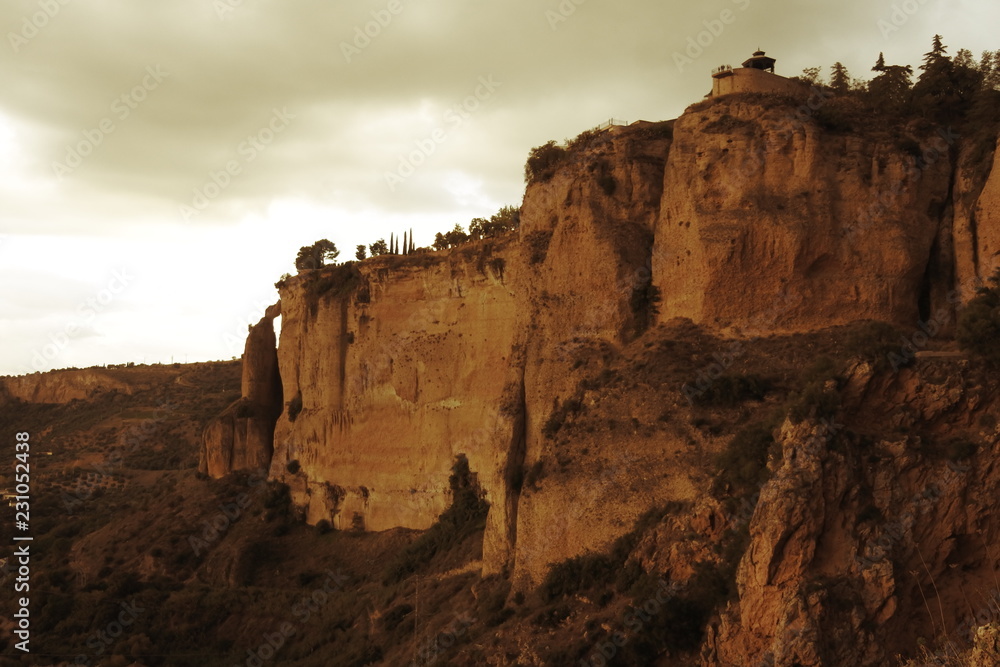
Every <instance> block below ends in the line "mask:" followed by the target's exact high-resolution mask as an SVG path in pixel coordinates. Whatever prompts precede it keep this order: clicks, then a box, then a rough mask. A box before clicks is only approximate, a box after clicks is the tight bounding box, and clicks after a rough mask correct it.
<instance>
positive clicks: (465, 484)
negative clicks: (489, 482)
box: [384, 454, 490, 584]
mask: <svg viewBox="0 0 1000 667" xmlns="http://www.w3.org/2000/svg"><path fill="white" fill-rule="evenodd" d="M448 485H449V486H450V488H451V494H452V502H451V506H450V507H449V508H448V509H447V510H445V511H444V513H442V514H441V516H439V517H438V520H437V522H436V523H435V524H434V525H432V526H431V527H430V528H429V529H427V530H426V531H425V532H424V533H423V534H422V535H421V536H420V537H418V538H417V539H416V540H414V541H413V542H411V543H410V544H409V545H408V546H407V547H406V548H405V549H403V550H402V551H401V552H400V553H399V555H398V556H396V558H395V559H394V560H393V561H392V563H391V564H390V565H389V567H388V568H387V571H386V575H385V577H384V583H386V584H393V583H397V582H399V581H402V580H403V579H405V578H406V577H407V576H409V575H410V574H412V573H414V572H416V571H417V570H419V569H420V568H422V567H423V566H425V565H426V564H427V563H429V562H430V561H431V560H432V559H433V558H434V557H435V556H436V555H437V554H439V553H441V552H443V551H447V550H448V549H450V548H452V547H454V546H456V545H458V544H459V543H461V542H462V541H463V540H465V538H467V537H469V536H470V535H472V534H474V533H476V532H477V531H480V530H483V529H484V528H485V527H486V515H487V514H488V513H489V509H490V505H489V503H487V502H486V501H485V500H483V493H482V491H481V490H480V488H479V484H478V482H477V481H476V479H475V476H474V475H473V474H472V471H471V470H470V469H469V460H468V459H467V458H466V456H465V454H459V455H458V456H457V457H455V463H454V465H453V466H452V468H451V476H450V477H449V479H448Z"/></svg>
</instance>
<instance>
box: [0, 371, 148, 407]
mask: <svg viewBox="0 0 1000 667" xmlns="http://www.w3.org/2000/svg"><path fill="white" fill-rule="evenodd" d="M134 390H135V387H133V386H132V385H130V384H129V383H127V382H124V381H122V380H120V379H118V378H115V377H112V376H111V375H110V374H108V373H106V372H103V371H100V370H93V369H86V370H69V371H53V372H51V373H35V374H34V375H21V376H18V377H5V378H0V404H2V403H3V402H6V401H10V400H17V401H23V402H25V403H69V402H70V401H72V400H86V399H88V398H93V397H94V396H95V395H97V394H103V393H107V392H111V391H117V392H121V393H123V394H131V393H132V392H133V391H134Z"/></svg>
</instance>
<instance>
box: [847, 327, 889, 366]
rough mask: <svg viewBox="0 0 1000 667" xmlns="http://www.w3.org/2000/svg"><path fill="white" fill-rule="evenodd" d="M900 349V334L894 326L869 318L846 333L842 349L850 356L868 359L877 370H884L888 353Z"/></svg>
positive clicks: (887, 360) (887, 361)
mask: <svg viewBox="0 0 1000 667" xmlns="http://www.w3.org/2000/svg"><path fill="white" fill-rule="evenodd" d="M899 350H900V335H899V332H898V331H897V330H896V327H894V326H892V325H891V324H888V323H886V322H878V321H875V320H871V321H868V322H865V323H864V324H862V325H860V326H858V327H856V328H854V329H853V330H852V331H851V332H850V333H848V334H847V340H846V342H845V345H844V351H845V352H847V354H848V355H850V356H852V357H857V358H859V359H861V360H863V361H868V362H870V363H871V364H872V365H874V366H875V368H876V369H877V370H885V369H886V368H887V366H888V364H889V355H890V354H892V353H898V352H899Z"/></svg>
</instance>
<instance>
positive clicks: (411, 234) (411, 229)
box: [410, 227, 417, 255]
mask: <svg viewBox="0 0 1000 667" xmlns="http://www.w3.org/2000/svg"><path fill="white" fill-rule="evenodd" d="M416 249H417V246H416V245H415V244H414V243H413V227H410V254H411V255H412V254H413V251H414V250H416Z"/></svg>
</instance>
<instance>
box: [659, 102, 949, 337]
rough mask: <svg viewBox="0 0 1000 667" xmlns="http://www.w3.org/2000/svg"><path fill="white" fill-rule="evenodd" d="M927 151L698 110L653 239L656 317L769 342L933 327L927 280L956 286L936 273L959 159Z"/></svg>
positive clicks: (814, 126) (673, 160)
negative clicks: (851, 327)
mask: <svg viewBox="0 0 1000 667" xmlns="http://www.w3.org/2000/svg"><path fill="white" fill-rule="evenodd" d="M918 138H919V137H918ZM914 141H915V140H914ZM920 141H921V142H922V143H921V144H916V143H914V144H911V145H909V146H908V150H904V149H903V148H901V147H900V144H901V141H900V140H896V139H893V138H891V137H885V138H881V140H880V138H879V137H870V136H860V135H856V134H834V133H830V132H827V131H825V130H823V129H822V128H821V127H820V126H819V124H818V123H817V122H815V121H814V120H813V119H812V118H811V117H810V116H809V115H808V114H805V113H802V112H796V111H795V110H793V109H790V108H789V107H788V106H787V105H783V104H777V105H774V104H768V103H763V102H756V101H751V100H741V99H738V98H737V99H730V100H727V101H726V102H724V103H722V102H716V103H714V104H709V105H707V106H703V107H698V108H696V109H694V110H691V111H689V112H688V113H686V114H685V115H684V116H682V117H681V118H680V119H678V121H677V123H676V125H675V128H674V144H673V147H672V148H671V151H670V160H669V163H668V165H667V170H666V177H665V181H666V182H665V185H664V190H663V205H662V215H661V216H660V219H659V221H658V224H657V228H656V245H655V252H654V265H653V274H654V280H655V282H656V285H657V286H658V287H659V288H660V291H661V295H662V298H663V304H662V309H661V312H662V313H663V314H664V315H665V316H669V317H674V316H682V317H689V318H691V319H692V320H693V321H695V322H696V323H699V324H704V325H707V326H710V327H712V328H727V327H733V328H735V329H741V328H742V329H749V328H751V327H752V328H754V329H756V330H758V331H759V330H766V331H767V332H769V333H770V332H788V331H810V330H815V329H819V328H823V327H827V326H831V325H836V324H843V323H848V322H852V321H856V320H864V319H878V320H883V321H888V322H896V323H900V324H906V325H908V326H910V325H914V324H915V323H916V322H917V320H918V318H919V317H921V316H922V317H923V318H925V319H926V317H927V315H928V313H929V312H933V309H935V308H936V307H937V306H938V305H939V304H933V303H930V297H931V293H930V285H929V283H928V281H933V282H937V283H939V284H943V283H945V282H948V281H949V280H950V273H949V272H948V271H947V270H945V269H946V268H947V267H943V268H942V269H941V270H940V271H939V275H928V270H932V269H933V268H934V267H931V266H930V259H931V256H932V253H933V252H935V244H936V243H940V242H941V241H940V240H939V239H940V236H941V225H942V221H943V214H944V212H945V210H946V208H947V206H946V205H947V202H948V200H949V184H950V173H951V160H950V158H949V147H948V145H947V142H946V140H945V139H943V138H941V137H939V136H936V135H932V136H930V137H924V138H922V139H920ZM917 148H919V151H918V150H917ZM915 152H916V153H918V154H919V155H926V156H927V159H926V160H923V159H922V158H918V156H917V155H914V153H915ZM918 160H920V161H918ZM941 296H943V295H941ZM942 302H943V299H942Z"/></svg>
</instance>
